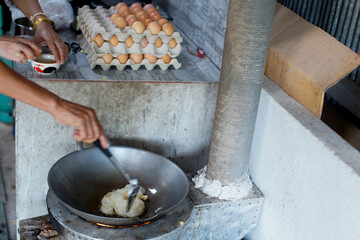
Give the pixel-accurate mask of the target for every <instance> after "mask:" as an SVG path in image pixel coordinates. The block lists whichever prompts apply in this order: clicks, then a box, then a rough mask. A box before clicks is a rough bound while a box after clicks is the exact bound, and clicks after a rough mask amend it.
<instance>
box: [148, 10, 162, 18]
mask: <svg viewBox="0 0 360 240" xmlns="http://www.w3.org/2000/svg"><path fill="white" fill-rule="evenodd" d="M148 16H149V18H151V19H152V20H154V17H156V16H161V15H160V13H158V12H153V13H150V14H148Z"/></svg>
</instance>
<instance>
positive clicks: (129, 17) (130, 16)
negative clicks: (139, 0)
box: [125, 14, 136, 21]
mask: <svg viewBox="0 0 360 240" xmlns="http://www.w3.org/2000/svg"><path fill="white" fill-rule="evenodd" d="M131 18H136V16H135V15H134V14H130V15H129V16H127V17H126V18H125V19H126V21H129V20H130V19H131Z"/></svg>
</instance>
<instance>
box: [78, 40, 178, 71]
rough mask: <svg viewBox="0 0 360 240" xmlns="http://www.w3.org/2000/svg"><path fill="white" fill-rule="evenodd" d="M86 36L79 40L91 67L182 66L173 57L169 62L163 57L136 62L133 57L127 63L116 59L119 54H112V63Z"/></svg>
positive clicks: (162, 68)
mask: <svg viewBox="0 0 360 240" xmlns="http://www.w3.org/2000/svg"><path fill="white" fill-rule="evenodd" d="M84 38H85V37H84V36H79V37H78V41H79V43H80V46H81V48H82V49H87V52H86V51H84V52H85V53H86V54H87V55H86V58H87V60H88V62H89V64H90V68H91V69H94V68H95V67H96V66H101V68H102V69H103V70H109V69H110V68H111V67H112V66H115V67H116V68H117V69H118V70H120V71H122V70H124V69H125V68H126V67H127V66H130V67H131V69H132V70H139V69H140V68H141V66H145V68H146V69H147V70H153V69H154V68H155V67H156V66H159V67H160V69H161V70H167V69H168V68H169V67H170V66H173V67H174V68H175V69H179V68H180V67H181V63H179V62H178V60H177V59H176V58H172V59H171V60H170V62H169V63H164V61H163V60H162V59H158V60H157V61H156V62H155V63H150V62H149V60H147V59H143V60H142V61H141V63H135V62H134V60H133V59H128V60H127V61H126V63H125V64H121V63H120V62H119V61H118V60H117V59H116V57H117V56H118V54H111V55H112V56H113V57H114V59H113V60H112V61H111V63H105V62H104V60H103V59H102V58H101V57H99V56H98V55H97V54H96V53H95V52H94V51H93V50H92V48H91V47H89V44H88V42H87V41H86V40H84Z"/></svg>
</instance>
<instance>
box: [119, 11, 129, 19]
mask: <svg viewBox="0 0 360 240" xmlns="http://www.w3.org/2000/svg"><path fill="white" fill-rule="evenodd" d="M130 14H131V12H129V11H125V12H123V13H122V14H121V16H122V17H124V18H126V17H127V16H129V15H130Z"/></svg>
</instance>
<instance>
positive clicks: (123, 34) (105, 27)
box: [79, 6, 183, 58]
mask: <svg viewBox="0 0 360 240" xmlns="http://www.w3.org/2000/svg"><path fill="white" fill-rule="evenodd" d="M115 12H116V10H115V9H114V7H111V8H110V9H105V8H103V7H101V6H99V7H97V8H96V9H90V8H89V6H84V7H82V8H80V9H79V18H80V29H81V31H82V32H83V34H84V35H85V36H86V38H87V41H88V43H89V45H90V46H91V47H92V49H93V50H94V51H95V52H96V53H107V52H112V53H116V54H129V53H135V54H151V55H155V56H156V57H162V56H164V55H165V54H169V55H170V56H171V57H172V58H174V57H176V56H178V55H179V54H180V52H181V45H180V44H181V42H182V41H183V38H182V37H181V36H180V34H179V32H174V33H173V34H172V36H167V35H166V34H165V33H164V32H163V31H160V32H159V34H157V35H152V34H151V32H150V31H149V30H147V29H146V30H145V31H144V32H143V33H142V34H138V33H136V32H135V30H134V29H131V28H130V27H129V26H127V27H125V29H123V30H120V28H118V27H117V26H115V25H114V24H113V23H112V22H111V21H110V17H111V15H112V14H113V13H115ZM98 34H101V35H102V37H103V39H104V40H105V42H104V43H103V45H102V46H101V47H98V46H97V44H96V43H95V42H92V41H91V39H92V38H95V37H96V36H97V35H98ZM113 35H116V37H117V38H118V39H119V41H120V42H119V44H118V45H117V46H115V47H114V46H112V44H111V43H110V42H109V39H110V38H111V37H112V36H113ZM129 36H131V37H132V38H133V40H134V44H133V46H131V47H130V48H128V47H127V46H126V44H125V40H126V39H127V38H128V37H129ZM144 37H146V38H147V40H148V42H149V43H148V45H147V46H146V47H145V48H142V47H141V45H140V42H141V40H142V39H143V38H144ZM159 37H160V38H161V40H162V42H163V44H162V46H161V47H159V48H158V47H156V46H155V42H156V40H157V39H158V38H159ZM173 38H174V39H175V41H176V43H177V45H176V47H175V48H173V49H172V48H170V46H169V42H170V40H171V39H173Z"/></svg>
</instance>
